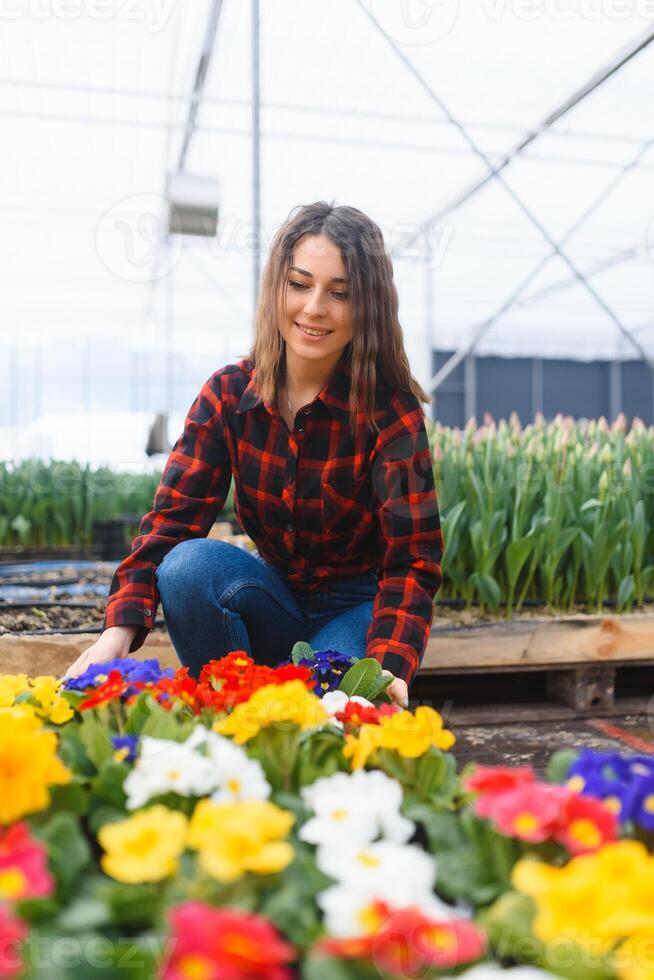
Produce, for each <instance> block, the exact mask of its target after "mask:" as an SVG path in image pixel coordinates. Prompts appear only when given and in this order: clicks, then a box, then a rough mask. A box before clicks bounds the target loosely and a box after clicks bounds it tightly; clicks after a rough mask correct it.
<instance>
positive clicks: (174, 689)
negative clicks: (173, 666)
mask: <svg viewBox="0 0 654 980" xmlns="http://www.w3.org/2000/svg"><path fill="white" fill-rule="evenodd" d="M133 687H135V688H136V689H137V693H136V694H135V695H134V696H133V697H132V698H130V699H129V700H128V702H127V703H128V704H131V703H132V701H135V700H136V699H137V698H138V695H139V693H140V692H141V691H149V692H150V694H151V695H152V697H153V698H155V699H156V701H157V702H158V703H159V704H160V705H161V707H162V708H166V709H170V708H172V707H173V705H174V704H175V703H176V702H177V701H183V702H184V704H186V705H187V706H188V707H189V708H190V709H191V710H192V711H193V713H194V714H198V713H199V712H200V710H201V708H202V705H201V704H200V703H199V702H198V698H197V683H196V681H195V680H194V679H193V678H192V677H189V675H188V667H179V668H178V670H176V671H175V675H174V677H161V678H160V679H159V680H158V681H157V682H156V683H145V682H144V681H136V682H133Z"/></svg>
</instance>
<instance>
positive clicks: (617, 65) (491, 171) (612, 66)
mask: <svg viewBox="0 0 654 980" xmlns="http://www.w3.org/2000/svg"><path fill="white" fill-rule="evenodd" d="M356 2H357V3H358V5H359V7H361V9H362V10H364V11H365V13H366V14H367V16H368V17H369V18H370V19H371V20H372V21H373V23H374V24H375V26H376V27H377V28H378V30H379V31H380V32H381V33H382V34H383V35H384V37H385V38H386V40H387V41H388V42H389V43H390V44H391V46H392V47H393V48H394V50H395V51H396V53H397V54H398V55H399V56H400V58H401V59H402V60H403V61H404V63H405V65H406V66H407V67H408V68H410V70H411V71H412V73H413V74H414V75H415V76H416V77H417V78H418V80H419V81H420V82H421V83H422V84H423V87H424V88H426V89H427V91H428V92H429V94H430V95H431V96H432V98H434V100H435V101H436V102H437V103H438V104H439V106H440V108H441V109H442V111H443V112H444V114H445V115H446V116H447V117H448V119H449V121H450V122H451V123H452V124H453V125H455V126H456V128H457V129H458V130H459V131H460V132H461V134H462V135H463V136H464V138H465V139H466V141H467V142H468V143H470V142H471V139H470V137H469V136H468V133H467V131H466V129H465V128H464V127H463V126H461V124H460V123H457V121H456V120H455V119H454V118H453V117H452V115H451V113H450V112H449V111H448V110H447V108H446V107H445V106H444V105H443V103H442V102H441V100H440V99H438V98H437V97H436V96H435V94H434V93H433V92H432V90H431V89H430V88H429V86H428V85H427V83H426V82H424V80H423V79H422V76H420V75H419V73H418V71H417V70H416V69H415V68H414V67H413V65H412V63H411V62H410V61H409V59H408V58H407V57H406V56H405V55H404V54H403V52H401V51H399V49H398V48H397V46H396V45H395V43H394V42H393V41H392V39H391V38H389V36H388V34H386V32H385V31H384V29H383V28H382V27H381V25H380V24H379V23H378V22H377V21H376V20H375V18H374V17H373V15H372V14H371V13H369V12H368V10H366V8H365V7H364V6H363V4H362V2H361V0H356ZM652 41H654V28H652V27H649V28H648V29H647V30H646V31H645V33H644V34H642V35H641V36H640V38H639V39H638V40H637V41H636V43H635V44H631V45H629V46H628V47H626V48H624V49H623V50H622V51H620V52H619V53H618V54H617V55H616V57H615V58H613V59H612V60H611V61H610V62H609V63H608V65H606V66H605V67H604V68H602V69H600V71H598V72H595V73H594V74H593V75H592V76H591V77H590V78H589V79H588V81H587V82H586V83H585V84H584V85H582V86H581V88H579V89H577V91H576V92H574V93H573V94H572V95H571V96H570V97H569V98H567V99H566V100H565V101H564V102H562V103H561V105H559V106H557V108H556V109H554V111H553V112H551V113H550V114H549V115H548V116H546V117H545V119H543V121H542V122H541V123H540V124H539V125H538V126H536V128H535V129H533V130H532V131H531V132H530V133H528V134H527V136H525V138H524V139H522V140H521V141H520V142H519V143H518V144H516V146H514V148H513V149H512V150H510V151H509V152H508V153H507V154H506V156H504V157H503V158H502V159H501V160H500V162H499V163H498V164H497V166H493V164H491V162H490V160H489V159H488V158H487V157H486V156H485V154H484V155H483V159H484V162H485V163H486V165H487V167H488V170H487V172H486V173H485V174H484V175H483V176H482V177H480V178H479V179H478V180H475V181H473V183H472V184H470V185H469V186H468V187H466V188H465V190H464V191H462V192H461V193H460V194H459V195H457V196H456V197H455V198H453V199H452V200H450V201H448V203H447V204H445V205H444V206H443V207H442V208H439V210H438V211H436V212H435V213H434V214H432V215H431V216H430V217H429V218H428V219H427V221H425V222H422V223H421V224H420V226H419V227H418V228H417V229H416V230H415V231H413V232H410V233H409V234H408V235H406V236H405V237H404V238H403V239H401V240H400V241H399V242H398V244H397V245H396V246H395V248H394V249H393V254H397V253H399V252H402V251H403V250H404V249H407V248H409V247H410V246H411V245H412V244H413V243H414V242H415V240H416V239H417V238H418V236H419V235H420V234H422V233H423V232H424V231H425V229H427V228H430V227H432V225H435V224H437V223H438V222H439V221H440V220H441V219H442V218H443V217H445V215H447V214H449V213H450V212H451V211H454V210H455V209H456V208H458V207H460V206H461V205H462V204H464V203H465V202H466V201H469V200H470V198H471V197H473V196H474V195H475V194H476V193H477V192H478V191H480V190H481V189H482V188H483V187H485V186H486V184H488V183H489V182H490V181H491V180H492V179H493V178H494V177H497V175H498V174H499V173H500V171H502V170H504V168H505V167H507V166H508V165H509V164H510V163H511V161H512V160H513V159H515V157H516V156H519V155H520V154H521V153H523V152H524V151H525V150H526V149H527V147H528V146H530V145H531V144H532V143H533V142H534V141H535V140H537V139H538V137H539V136H541V135H542V134H543V133H544V132H546V131H547V130H548V129H550V128H551V127H552V126H553V125H554V123H556V122H558V121H559V120H560V119H562V118H563V116H565V115H566V113H568V112H570V110H571V109H573V108H574V107H575V106H577V105H579V103H580V102H582V101H583V99H585V98H586V97H587V96H588V95H590V94H591V92H594V91H595V89H597V88H599V87H600V85H603V84H604V82H606V81H607V80H608V79H609V78H611V76H612V75H615V73H616V72H618V71H620V69H621V68H623V67H624V66H625V65H626V64H628V63H629V62H630V61H631V59H632V58H635V57H636V55H638V54H640V52H641V51H643V50H644V49H645V48H646V47H648V45H650V44H651V43H652Z"/></svg>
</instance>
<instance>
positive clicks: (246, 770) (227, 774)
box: [185, 725, 271, 803]
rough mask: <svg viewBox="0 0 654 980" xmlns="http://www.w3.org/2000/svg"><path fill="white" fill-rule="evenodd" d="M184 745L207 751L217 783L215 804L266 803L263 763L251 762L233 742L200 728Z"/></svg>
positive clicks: (267, 783) (202, 727)
mask: <svg viewBox="0 0 654 980" xmlns="http://www.w3.org/2000/svg"><path fill="white" fill-rule="evenodd" d="M185 744H186V745H189V744H190V745H193V746H195V747H196V748H198V749H200V750H204V751H205V752H206V757H207V758H208V759H209V760H210V762H211V765H212V767H213V773H214V780H215V783H214V785H215V792H214V793H213V795H212V796H211V799H212V800H213V802H214V803H230V802H233V801H235V800H265V799H267V798H268V797H269V796H270V793H271V788H270V784H269V782H268V780H267V779H266V777H265V774H264V771H263V769H262V767H261V763H260V762H258V760H256V759H250V757H249V756H248V755H247V753H246V752H245V750H244V749H243V748H241V746H240V745H235V744H234V742H232V740H231V739H229V738H225V736H224V735H219V734H218V733H217V732H214V731H211V730H210V729H208V728H205V727H204V726H203V725H198V727H197V728H196V729H195V731H194V732H193V734H192V735H190V736H189V738H188V739H187V740H186V743H185Z"/></svg>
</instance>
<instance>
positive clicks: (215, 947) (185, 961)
mask: <svg viewBox="0 0 654 980" xmlns="http://www.w3.org/2000/svg"><path fill="white" fill-rule="evenodd" d="M169 918H170V922H171V925H172V931H173V934H172V937H171V938H172V940H173V941H172V943H171V944H170V956H169V957H168V959H167V961H166V962H165V963H164V964H162V970H161V973H160V977H161V980H188V978H189V977H195V978H197V980H291V977H292V974H291V971H290V970H289V969H288V968H287V964H288V963H290V962H291V961H292V960H293V959H295V950H294V949H293V947H292V946H290V945H289V944H288V943H286V942H284V940H283V939H282V937H281V936H280V934H279V933H278V931H277V929H276V928H275V926H274V925H273V924H272V922H270V921H269V920H268V919H265V918H263V917H262V916H260V915H256V914H254V913H251V912H244V911H242V910H241V909H235V908H229V907H227V906H223V907H221V908H213V907H211V906H209V905H205V904H204V903H203V902H193V901H189V902H184V903H182V904H181V905H177V906H175V907H174V908H173V909H171V911H170V913H169Z"/></svg>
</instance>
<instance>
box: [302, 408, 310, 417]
mask: <svg viewBox="0 0 654 980" xmlns="http://www.w3.org/2000/svg"><path fill="white" fill-rule="evenodd" d="M303 411H304V414H305V415H311V409H310V408H305V409H303Z"/></svg>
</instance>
